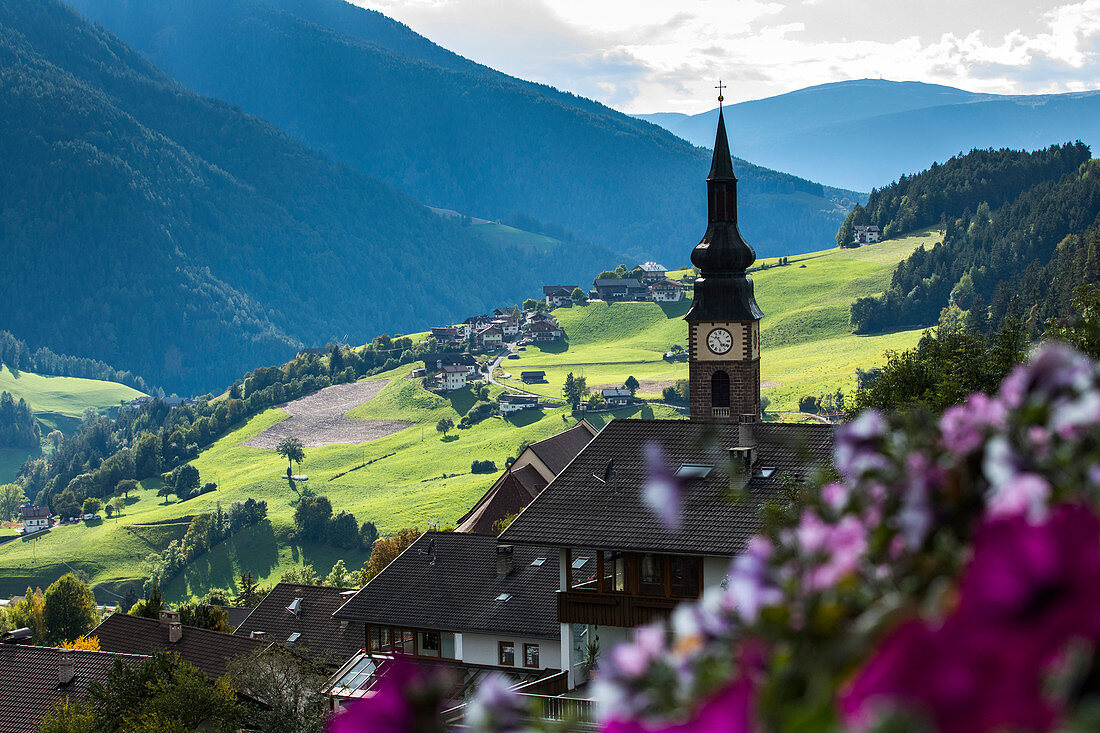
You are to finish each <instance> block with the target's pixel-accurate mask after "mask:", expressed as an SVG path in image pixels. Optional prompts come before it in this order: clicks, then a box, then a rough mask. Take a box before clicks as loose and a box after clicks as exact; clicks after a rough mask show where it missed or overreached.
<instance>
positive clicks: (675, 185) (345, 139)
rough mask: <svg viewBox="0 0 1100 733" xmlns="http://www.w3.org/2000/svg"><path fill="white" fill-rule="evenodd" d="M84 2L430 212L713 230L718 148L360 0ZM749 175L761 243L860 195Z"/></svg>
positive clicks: (821, 231) (651, 251) (191, 72)
mask: <svg viewBox="0 0 1100 733" xmlns="http://www.w3.org/2000/svg"><path fill="white" fill-rule="evenodd" d="M72 4H73V5H74V6H75V7H76V8H77V9H78V10H80V11H81V12H83V13H85V14H86V15H87V16H88V17H90V18H92V19H94V20H96V21H97V22H100V23H102V24H104V25H105V26H106V27H108V28H110V29H111V30H112V31H113V32H116V33H118V34H119V35H120V36H122V37H123V38H124V39H126V41H127V42H128V43H130V44H131V45H133V46H134V47H135V48H137V49H138V50H140V51H141V52H142V53H143V54H145V55H146V57H147V58H149V59H151V60H152V61H153V62H154V63H155V64H157V65H158V66H160V67H161V68H163V69H165V70H166V71H167V72H168V73H170V74H171V75H172V76H173V77H175V78H176V79H178V80H180V81H181V82H182V83H184V84H186V85H188V86H189V87H191V88H192V89H195V90H196V91H198V92H200V93H203V94H209V95H212V96H216V97H218V98H221V99H226V100H227V101H230V102H232V103H234V104H238V105H240V106H241V107H242V108H244V109H245V110H246V111H248V112H250V113H252V114H256V115H259V116H261V117H263V118H264V119H267V120H269V121H271V122H272V123H274V124H276V125H277V126H279V127H281V128H282V129H284V130H286V131H287V132H289V133H290V134H292V135H294V136H295V137H297V138H299V139H300V140H302V141H304V142H305V143H307V144H308V145H310V146H312V147H315V148H317V149H319V150H322V151H324V152H326V153H328V154H329V155H332V156H333V157H334V158H336V159H338V160H340V161H342V162H344V163H347V164H349V165H351V166H353V167H355V168H356V169H358V170H360V171H363V172H366V173H368V174H370V175H374V176H377V177H379V178H381V179H382V180H384V181H387V182H388V183H391V184H392V185H394V186H396V187H398V188H400V189H401V190H404V191H406V192H408V193H410V194H412V195H413V196H415V197H417V198H418V199H419V200H421V201H423V202H424V203H426V204H428V205H430V206H435V207H440V208H446V209H453V210H455V211H460V212H462V213H464V214H468V215H470V216H474V217H481V218H486V219H505V220H506V219H508V218H509V217H511V216H514V215H520V214H522V215H529V216H532V217H534V218H535V219H538V220H540V221H544V222H548V223H552V224H555V225H559V226H562V227H564V228H565V229H567V230H569V231H572V232H574V233H576V234H577V235H578V236H579V237H581V238H583V239H587V240H590V241H593V242H597V243H599V244H602V245H605V246H606V247H608V248H610V249H613V250H615V251H617V252H620V253H622V254H623V255H625V256H627V257H631V258H635V259H639V260H643V259H674V258H675V257H678V256H680V254H681V252H682V251H683V248H684V247H685V246H690V244H692V243H694V242H697V241H698V238H699V236H700V235H701V234H702V228H703V226H704V225H705V222H704V221H701V215H700V209H699V195H700V191H701V190H702V186H703V178H704V177H705V175H706V171H707V169H708V164H709V154H708V153H706V152H705V151H703V150H699V149H698V148H695V147H693V146H691V145H689V144H686V143H685V142H684V141H682V140H680V139H678V138H677V137H675V136H674V135H671V134H670V133H668V132H667V131H665V130H663V129H661V128H660V127H657V126H655V125H651V124H649V123H646V122H644V121H640V120H636V119H633V118H631V117H629V116H627V115H624V114H621V113H619V112H616V111H614V110H611V109H609V108H607V107H604V106H603V105H600V104H599V103H597V102H593V101H591V100H587V99H584V98H581V97H577V96H575V95H572V94H569V93H567V92H561V91H558V90H555V89H552V88H550V87H547V86H544V85H539V84H533V83H530V82H525V81H522V80H519V79H515V78H513V77H509V76H506V75H504V74H502V73H500V72H497V71H493V70H492V69H489V68H487V67H485V66H482V65H480V64H477V63H474V62H472V61H469V60H467V59H464V58H462V57H460V56H457V55H455V54H453V53H451V52H449V51H446V50H445V49H441V48H439V47H438V46H436V45H435V44H433V43H431V42H430V41H429V40H427V39H425V38H423V37H421V36H418V35H417V34H415V33H413V32H412V31H411V30H409V29H408V28H407V27H405V26H403V25H401V24H399V23H396V22H395V21H393V20H391V19H389V18H387V17H385V16H383V15H381V14H378V13H375V12H373V11H368V10H364V9H362V8H359V7H357V6H354V5H351V4H349V3H346V2H344V0H266V1H261V0H125V1H124V2H116V0H73V3H72ZM737 172H738V175H739V176H740V177H741V182H742V186H741V194H742V196H741V204H742V222H743V226H742V229H743V231H744V232H745V234H746V237H747V238H748V239H749V241H750V242H751V243H752V244H753V245H754V246H756V247H757V248H758V250H759V251H760V252H761V254H762V255H768V254H773V255H774V254H780V253H782V254H787V253H790V252H801V251H806V250H807V249H816V248H819V247H820V246H824V245H825V244H827V243H828V242H829V241H831V237H832V235H833V233H834V232H835V231H836V227H837V226H838V225H839V223H840V221H841V220H843V218H844V216H845V215H846V213H847V211H846V208H845V206H843V205H841V204H840V203H838V202H839V201H841V200H844V199H852V195H851V194H850V192H843V191H832V190H829V189H826V188H824V187H822V186H821V185H820V184H817V183H814V182H812V181H809V180H804V179H801V178H798V177H795V176H790V175H787V174H784V173H777V172H775V171H771V170H767V169H764V168H760V167H758V166H755V165H750V164H748V163H743V162H742V163H738V165H737ZM852 200H854V199H852Z"/></svg>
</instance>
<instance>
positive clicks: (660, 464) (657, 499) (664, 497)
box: [642, 443, 684, 532]
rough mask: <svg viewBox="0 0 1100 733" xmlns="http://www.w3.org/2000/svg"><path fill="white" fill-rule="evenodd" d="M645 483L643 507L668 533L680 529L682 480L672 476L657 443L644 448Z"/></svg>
mask: <svg viewBox="0 0 1100 733" xmlns="http://www.w3.org/2000/svg"><path fill="white" fill-rule="evenodd" d="M645 463H646V472H647V473H646V482H645V487H644V489H643V493H642V499H643V500H644V501H645V505H646V506H647V507H649V509H650V511H652V512H653V513H654V514H655V515H656V516H657V518H658V519H659V520H660V521H661V523H662V524H664V525H665V528H666V529H668V530H669V531H670V532H675V531H677V530H678V529H679V528H680V505H681V503H682V502H683V498H684V480H683V479H681V478H679V477H678V476H676V475H674V474H673V473H672V471H671V470H669V467H668V463H666V462H665V455H664V451H662V450H661V446H660V445H658V444H657V443H649V444H647V445H646V447H645Z"/></svg>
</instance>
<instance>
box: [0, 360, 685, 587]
mask: <svg viewBox="0 0 1100 733" xmlns="http://www.w3.org/2000/svg"><path fill="white" fill-rule="evenodd" d="M411 368H412V367H411V366H405V367H402V368H400V369H397V370H394V371H393V372H388V373H385V374H382V375H379V377H378V378H381V379H390V380H391V381H390V383H389V384H388V385H387V386H386V387H385V388H384V389H383V390H382V391H381V392H380V393H379V394H378V396H377V397H375V398H374V399H373V400H372V401H370V402H368V403H367V404H365V405H362V406H360V407H359V408H356V409H355V410H353V411H351V412H350V413H349V416H351V417H353V418H358V419H381V418H385V419H388V420H406V421H408V422H411V423H413V426H412V427H409V428H406V429H405V430H402V431H401V432H399V433H395V434H393V435H390V436H388V437H385V438H381V439H379V440H375V441H371V442H368V443H363V444H360V445H329V446H325V447H321V448H307V449H306V460H305V461H304V462H303V464H302V471H303V472H304V473H306V474H308V475H309V486H310V488H311V489H312V490H313V491H314V492H316V493H318V494H324V495H326V496H328V497H329V498H330V499H331V500H332V504H333V507H334V508H335V509H336V510H337V511H339V510H341V509H347V510H349V511H351V512H353V513H354V514H355V515H356V518H357V519H358V520H359V521H360V522H365V521H373V522H374V523H375V524H376V525H377V526H378V529H379V531H380V532H382V533H383V534H385V533H389V532H393V531H395V530H397V529H400V528H401V527H406V526H412V525H419V526H420V527H421V528H426V527H427V525H428V523H429V522H435V523H438V524H439V525H440V526H446V525H450V524H454V523H455V521H456V520H457V519H458V518H459V517H460V516H462V515H463V514H464V513H465V512H466V511H467V510H468V509H469V508H470V506H472V505H473V503H474V501H476V500H477V498H478V497H480V496H481V494H482V493H483V492H484V491H485V490H486V489H487V488H488V487H489V486H490V485H491V484H492V482H493V481H495V480H496V478H497V476H499V473H497V474H476V475H475V474H471V473H470V462H471V461H472V460H474V459H478V460H484V459H490V460H493V461H495V462H496V464H497V466H499V467H500V468H501V469H503V467H504V462H505V459H507V458H508V456H510V455H514V454H515V453H516V450H517V448H518V447H519V446H520V444H521V443H522V442H524V441H535V440H541V439H543V438H546V437H549V436H551V435H554V434H556V433H558V432H560V431H561V430H563V429H565V428H566V427H569V426H571V425H573V424H574V420H573V419H572V418H571V417H568V415H567V414H566V411H565V410H564V409H557V410H547V411H545V412H544V413H542V414H541V415H540V414H538V413H533V412H532V413H527V414H524V415H522V416H518V417H516V418H514V419H510V420H508V421H505V420H502V419H501V418H499V417H493V418H490V419H488V420H485V421H484V422H482V423H480V424H478V425H476V426H474V427H472V428H470V429H469V430H455V431H453V432H452V433H451V435H450V436H448V437H447V438H444V437H442V436H441V435H440V434H439V433H438V432H436V430H435V423H436V422H437V421H438V420H439V418H440V417H451V418H452V419H454V420H455V421H456V422H457V420H458V418H459V417H460V416H461V415H462V414H463V413H465V412H466V411H467V410H468V409H469V408H470V406H471V405H473V403H474V398H473V395H472V394H470V392H469V391H468V390H464V391H460V392H456V393H453V394H452V395H451V396H450V397H449V398H446V399H445V398H442V397H439V396H436V395H433V394H430V393H428V392H425V391H424V390H423V389H421V388H420V386H419V381H418V380H410V379H407V378H406V377H407V375H408V373H409V371H410V370H411ZM616 414H617V415H618V416H623V417H625V416H634V415H641V416H645V417H649V416H654V417H673V416H675V412H674V411H672V410H671V409H669V408H665V407H656V408H649V407H645V408H640V409H639V408H634V409H632V410H628V411H623V412H620V413H616ZM286 418H287V415H286V413H285V412H283V411H282V410H281V409H277V408H276V409H271V410H268V411H266V412H264V413H262V414H260V415H257V416H256V417H254V418H252V419H251V420H249V421H248V422H247V423H246V424H244V425H243V426H241V427H240V428H238V429H237V430H235V431H234V432H232V433H230V434H229V435H227V436H225V437H224V438H222V439H221V440H219V441H218V442H217V443H215V444H214V445H213V446H212V447H211V448H209V449H207V450H206V451H204V452H203V453H202V454H201V455H200V456H199V458H198V459H197V460H196V461H194V465H195V466H196V467H197V468H198V469H199V472H200V474H201V475H202V478H203V480H204V481H215V482H217V483H218V484H219V487H220V488H219V490H218V491H216V492H214V493H211V494H206V495H203V496H200V497H198V498H195V499H192V500H190V501H187V502H183V503H177V502H172V503H169V504H168V505H167V506H166V505H165V504H164V501H163V499H160V498H158V497H157V496H156V489H157V488H159V483H158V482H145V484H144V485H143V490H142V491H141V492H140V493H139V494H138V496H137V497H136V498H135V497H131V504H130V506H129V507H128V510H127V512H126V513H125V514H124V515H123V516H122V518H120V519H118V520H114V519H112V520H107V521H104V522H102V523H97V524H95V525H92V526H89V525H79V526H71V527H60V528H57V529H54V530H53V531H52V532H51V533H50V534H49V535H47V536H46V537H42V538H41V539H39V540H36V541H34V542H30V543H23V542H15V543H11V544H8V545H4V546H0V597H3V596H6V595H9V594H11V593H17V592H22V590H23V589H24V588H25V587H26V586H27V584H28V583H33V584H36V585H37V584H41V585H43V586H45V584H47V583H49V582H52V581H53V580H54V579H56V578H57V576H58V575H60V574H62V573H64V572H68V569H69V568H73V569H76V570H78V571H81V572H83V573H85V574H86V575H87V576H88V578H89V579H90V581H91V582H92V583H94V584H96V585H97V586H98V587H97V594H98V595H97V597H98V598H99V599H100V600H101V601H107V600H110V599H112V598H113V596H112V595H111V594H110V593H111V592H114V593H121V592H124V589H125V587H126V585H127V584H129V583H133V584H135V586H139V585H140V578H141V577H142V576H143V573H142V568H141V561H142V559H143V558H144V557H146V556H147V555H148V554H149V553H150V552H155V551H158V550H160V549H163V547H164V546H166V545H167V542H168V540H169V539H171V537H172V536H173V535H174V533H176V532H180V533H181V532H182V530H179V529H178V525H155V526H151V525H152V523H155V522H165V521H167V520H179V518H180V517H181V516H184V515H191V514H197V513H200V512H204V511H209V510H211V509H212V508H214V506H215V505H216V503H217V502H221V503H222V505H223V506H224V505H227V504H229V503H230V502H233V501H236V500H240V499H245V498H247V497H253V498H256V499H264V500H266V501H267V502H268V516H269V518H270V520H271V524H270V527H268V526H267V525H263V526H259V527H254V528H252V529H250V530H247V531H245V532H243V533H242V534H241V535H238V536H237V537H235V538H233V539H232V540H230V541H229V542H227V543H225V544H224V545H222V546H219V547H218V548H217V549H216V550H215V551H213V552H211V553H209V554H207V555H206V556H203V557H202V558H200V559H199V560H198V561H197V562H195V563H193V564H192V565H191V566H190V567H189V568H188V569H187V571H185V573H184V574H183V575H182V576H179V577H177V578H176V579H175V580H174V581H173V582H172V583H171V584H170V585H169V586H168V587H167V588H165V589H164V591H165V595H166V596H168V597H169V598H172V599H179V598H183V597H186V596H189V595H192V594H201V593H202V592H204V591H205V590H206V589H207V588H209V587H211V586H220V587H225V586H227V585H229V583H230V582H231V581H232V579H234V578H235V577H239V576H240V574H241V573H242V572H245V571H251V572H252V573H253V575H255V576H256V577H257V578H259V579H260V580H262V581H264V582H272V581H276V580H278V578H279V576H280V575H281V574H282V572H284V571H285V570H286V569H288V568H290V567H292V566H295V565H302V564H305V563H310V564H312V565H313V566H314V567H315V568H316V569H317V570H318V572H321V573H327V572H328V570H329V569H330V568H331V566H332V564H333V563H334V562H335V561H336V560H337V559H341V558H342V559H343V560H344V562H345V564H346V565H347V566H348V567H349V568H352V569H355V568H358V567H360V566H361V565H362V563H363V562H364V561H365V559H366V556H365V555H364V554H363V553H360V552H348V551H343V550H336V549H333V548H327V547H316V546H310V545H305V546H303V545H300V544H298V543H296V542H295V541H294V540H293V539H292V538H291V537H290V534H291V531H292V528H293V513H294V506H295V502H296V500H297V495H296V494H295V493H294V492H292V491H291V490H290V489H289V487H288V485H287V482H286V480H285V479H284V478H282V477H281V476H282V474H283V472H284V471H285V470H286V463H285V462H284V461H283V459H282V458H280V457H279V456H278V455H276V453H275V452H274V451H271V450H264V449H261V448H252V447H248V446H244V445H242V443H243V442H244V441H246V440H248V439H249V438H251V437H253V436H255V435H257V434H258V433H261V432H263V431H264V430H265V429H267V428H268V427H270V426H272V425H274V424H276V423H278V422H280V421H282V420H285V419H286ZM368 461H375V462H374V463H371V464H370V465H368V466H364V467H362V468H355V467H356V466H361V465H362V464H364V463H367V462H368ZM349 469H351V470H350V471H349ZM338 474H344V475H342V476H339V477H337V476H338ZM172 527H175V528H176V529H172Z"/></svg>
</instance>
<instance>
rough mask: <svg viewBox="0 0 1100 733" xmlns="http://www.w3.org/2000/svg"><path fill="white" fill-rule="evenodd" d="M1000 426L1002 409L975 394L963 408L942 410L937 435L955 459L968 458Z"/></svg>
mask: <svg viewBox="0 0 1100 733" xmlns="http://www.w3.org/2000/svg"><path fill="white" fill-rule="evenodd" d="M1004 422H1005V408H1004V405H1002V404H1001V403H1000V402H999V401H997V400H994V399H991V398H989V397H987V396H986V395H984V394H982V393H981V392H976V393H974V394H972V395H970V397H969V398H967V401H966V402H965V403H964V404H962V405H956V406H955V407H949V408H947V409H946V410H944V413H943V417H942V418H940V431H941V432H942V433H943V443H944V445H945V446H946V447H947V448H948V449H949V450H951V451H952V452H954V453H955V454H957V455H968V454H970V453H973V452H974V451H975V450H977V449H978V448H979V447H981V445H982V443H983V442H985V438H986V435H987V434H988V432H989V431H990V430H991V429H992V430H999V429H1001V428H1003V427H1004Z"/></svg>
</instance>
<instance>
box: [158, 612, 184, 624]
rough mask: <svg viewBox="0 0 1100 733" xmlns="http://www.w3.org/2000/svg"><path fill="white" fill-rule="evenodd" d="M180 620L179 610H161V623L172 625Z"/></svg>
mask: <svg viewBox="0 0 1100 733" xmlns="http://www.w3.org/2000/svg"><path fill="white" fill-rule="evenodd" d="M179 622H180V612H179V611H161V612H160V625H161V626H171V625H172V624H178V623H179Z"/></svg>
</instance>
